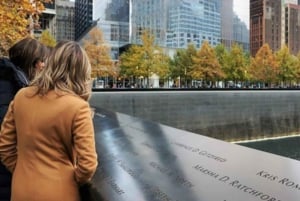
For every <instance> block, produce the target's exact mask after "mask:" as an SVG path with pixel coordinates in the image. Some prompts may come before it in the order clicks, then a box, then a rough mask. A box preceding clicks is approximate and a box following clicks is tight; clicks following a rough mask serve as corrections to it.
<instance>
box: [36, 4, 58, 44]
mask: <svg viewBox="0 0 300 201" xmlns="http://www.w3.org/2000/svg"><path fill="white" fill-rule="evenodd" d="M44 7H45V10H44V11H43V12H42V14H41V16H40V17H39V24H40V27H38V28H35V29H34V33H33V34H34V36H35V38H39V37H40V36H41V34H42V32H43V30H48V31H49V32H50V34H51V35H52V36H53V37H54V38H55V36H56V25H55V15H56V9H55V1H53V2H51V3H44Z"/></svg>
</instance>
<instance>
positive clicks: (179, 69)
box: [172, 43, 197, 85]
mask: <svg viewBox="0 0 300 201" xmlns="http://www.w3.org/2000/svg"><path fill="white" fill-rule="evenodd" d="M196 54H197V49H196V48H195V46H194V44H192V43H191V44H189V45H188V47H187V49H178V50H177V51H176V53H175V55H174V57H173V60H172V78H177V77H179V78H180V80H179V82H180V84H182V83H181V81H182V78H183V79H184V82H185V85H188V84H189V83H190V81H191V80H192V76H191V71H192V69H193V66H194V63H193V57H195V56H196Z"/></svg>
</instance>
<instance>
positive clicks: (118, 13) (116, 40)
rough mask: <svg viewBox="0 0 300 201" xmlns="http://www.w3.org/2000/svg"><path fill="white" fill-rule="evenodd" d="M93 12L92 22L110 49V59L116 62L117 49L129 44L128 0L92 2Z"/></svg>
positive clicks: (97, 0) (95, 0) (96, 0)
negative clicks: (95, 23)
mask: <svg viewBox="0 0 300 201" xmlns="http://www.w3.org/2000/svg"><path fill="white" fill-rule="evenodd" d="M93 10H94V14H93V20H94V21H95V22H97V25H96V26H97V27H98V28H99V29H100V30H101V31H102V32H103V37H104V40H105V42H106V43H107V45H108V46H109V47H110V48H111V57H112V59H113V60H118V57H119V49H120V48H121V47H123V46H124V45H127V44H129V28H130V26H129V16H130V13H129V11H130V9H129V0H94V8H93Z"/></svg>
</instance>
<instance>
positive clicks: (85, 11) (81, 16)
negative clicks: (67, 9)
mask: <svg viewBox="0 0 300 201" xmlns="http://www.w3.org/2000/svg"><path fill="white" fill-rule="evenodd" d="M92 25H93V0H75V40H79V39H80V38H81V37H82V36H83V35H84V33H85V32H87V31H88V30H89V28H91V27H92Z"/></svg>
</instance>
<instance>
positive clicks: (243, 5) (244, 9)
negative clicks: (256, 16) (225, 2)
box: [233, 0, 249, 28]
mask: <svg viewBox="0 0 300 201" xmlns="http://www.w3.org/2000/svg"><path fill="white" fill-rule="evenodd" d="M233 10H234V12H235V13H236V14H237V15H238V16H239V18H240V19H241V20H242V21H243V22H245V23H246V25H247V27H248V28H249V0H233Z"/></svg>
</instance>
